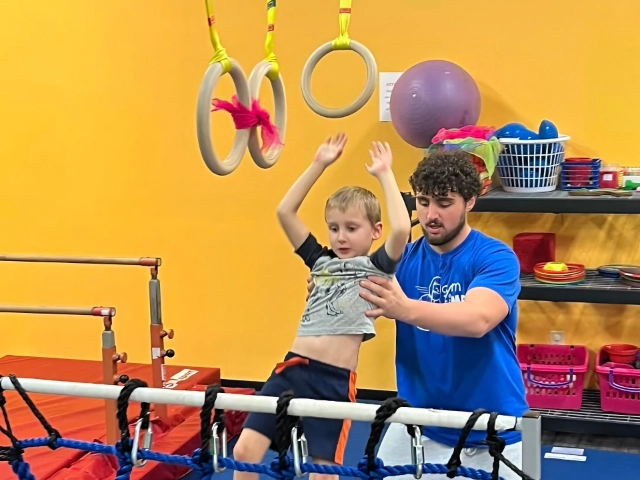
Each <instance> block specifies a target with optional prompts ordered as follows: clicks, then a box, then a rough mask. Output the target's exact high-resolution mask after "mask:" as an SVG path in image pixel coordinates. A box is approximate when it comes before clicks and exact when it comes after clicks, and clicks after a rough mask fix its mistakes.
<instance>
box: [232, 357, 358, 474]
mask: <svg viewBox="0 0 640 480" xmlns="http://www.w3.org/2000/svg"><path fill="white" fill-rule="evenodd" d="M355 384H356V374H355V372H352V371H351V370H348V369H345V368H340V367H336V366H333V365H329V364H326V363H323V362H318V361H317V360H313V359H309V358H306V357H302V356H301V355H298V354H296V353H292V352H289V353H287V355H286V356H285V358H284V361H283V362H280V363H279V364H278V365H276V367H275V368H274V369H273V371H272V372H271V376H270V377H269V379H268V380H267V381H266V382H265V384H264V386H263V387H262V390H260V392H259V393H257V395H262V396H266V397H278V396H279V395H280V394H281V393H283V392H285V391H287V390H292V391H293V393H294V396H295V397H296V398H311V399H314V400H330V401H335V402H355V400H356V398H355V397H356V388H355ZM244 428H248V429H251V430H255V431H256V432H259V433H261V434H262V435H264V436H265V437H267V438H269V439H271V448H272V449H275V445H274V444H273V440H274V438H275V433H276V416H275V414H269V413H249V415H248V416H247V419H246V421H245V423H244ZM350 428H351V421H350V420H334V419H328V418H312V417H305V418H302V429H303V431H304V436H305V438H306V439H307V446H308V450H309V456H311V457H312V458H317V459H322V460H326V461H329V462H334V463H336V464H338V465H342V463H343V461H344V450H345V447H346V445H347V438H348V436H349V429H350Z"/></svg>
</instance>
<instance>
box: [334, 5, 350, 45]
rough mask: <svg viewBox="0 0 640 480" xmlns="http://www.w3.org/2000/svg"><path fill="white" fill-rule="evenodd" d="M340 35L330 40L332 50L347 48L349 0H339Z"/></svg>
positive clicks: (348, 40)
mask: <svg viewBox="0 0 640 480" xmlns="http://www.w3.org/2000/svg"><path fill="white" fill-rule="evenodd" d="M338 20H339V22H340V35H339V36H338V38H336V39H335V40H334V41H333V42H331V44H332V46H333V49H334V50H349V45H350V43H351V39H350V38H349V32H348V30H349V21H350V20H351V0H340V15H339V17H338Z"/></svg>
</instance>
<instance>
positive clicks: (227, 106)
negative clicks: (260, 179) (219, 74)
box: [211, 95, 282, 152]
mask: <svg viewBox="0 0 640 480" xmlns="http://www.w3.org/2000/svg"><path fill="white" fill-rule="evenodd" d="M211 104H212V105H213V107H214V108H213V110H212V112H215V111H217V110H224V111H225V112H229V113H230V114H231V118H232V119H233V123H234V125H235V127H236V130H245V129H247V128H252V127H255V126H258V127H261V128H260V130H261V131H260V136H261V137H262V151H263V152H264V151H267V150H269V149H270V148H271V147H273V146H276V147H279V146H281V145H282V142H281V141H280V135H279V133H278V128H277V127H276V126H275V125H274V124H273V123H271V118H270V117H269V112H267V111H266V110H265V109H264V108H262V107H261V106H260V103H259V102H258V100H257V99H253V100H252V101H251V108H250V109H249V108H247V107H245V106H244V105H243V104H241V103H240V101H239V100H238V97H237V95H234V96H233V97H232V98H231V102H227V101H226V100H220V99H217V98H214V99H213V100H212V102H211Z"/></svg>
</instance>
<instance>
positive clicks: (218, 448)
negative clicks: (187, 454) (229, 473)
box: [209, 422, 227, 473]
mask: <svg viewBox="0 0 640 480" xmlns="http://www.w3.org/2000/svg"><path fill="white" fill-rule="evenodd" d="M219 427H220V423H219V422H216V423H214V424H213V428H212V429H211V442H210V443H209V450H210V452H211V457H212V463H213V470H214V471H215V472H216V473H220V472H224V471H225V470H226V468H227V467H220V466H218V460H219V459H220V458H227V429H226V428H225V427H224V425H223V426H222V434H221V435H218V428H219ZM220 453H222V457H221V456H220Z"/></svg>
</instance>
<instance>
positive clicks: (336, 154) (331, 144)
mask: <svg viewBox="0 0 640 480" xmlns="http://www.w3.org/2000/svg"><path fill="white" fill-rule="evenodd" d="M346 143H347V136H346V135H345V134H344V133H339V134H337V135H336V136H335V137H333V138H331V137H329V138H327V140H326V141H325V142H324V143H323V144H322V145H320V147H319V148H318V151H317V152H316V156H315V158H314V159H313V161H314V162H316V163H319V164H320V165H322V166H323V167H328V166H329V165H331V164H332V163H333V162H335V161H336V160H337V159H338V158H340V155H342V151H343V150H344V146H345V144H346Z"/></svg>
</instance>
